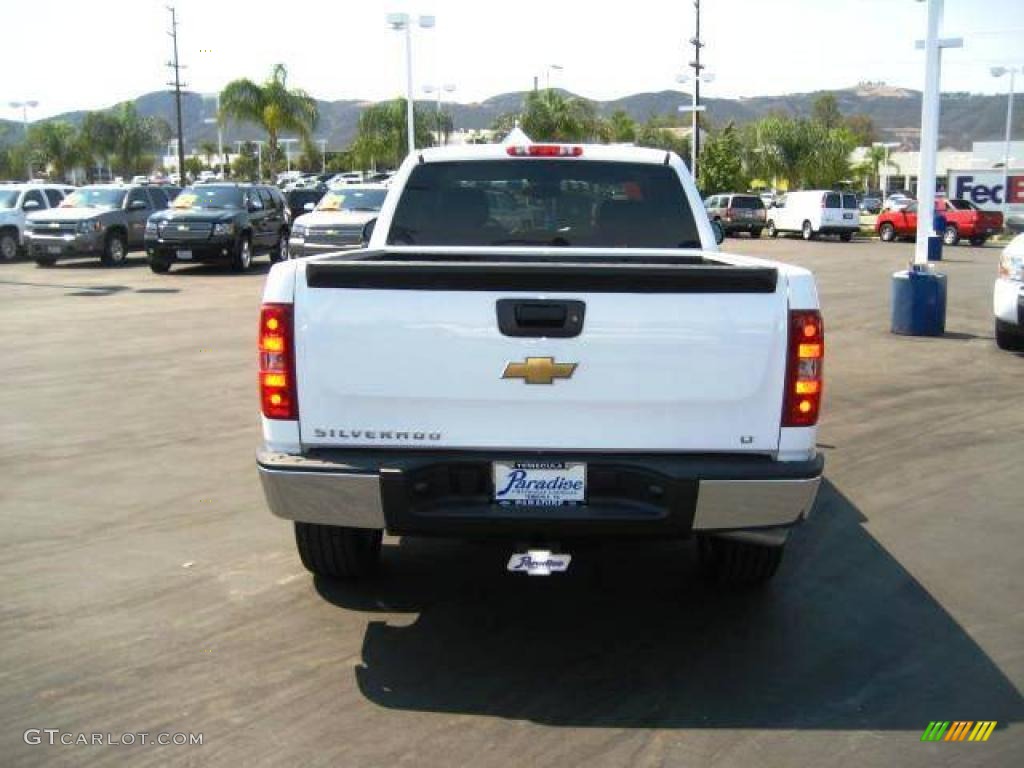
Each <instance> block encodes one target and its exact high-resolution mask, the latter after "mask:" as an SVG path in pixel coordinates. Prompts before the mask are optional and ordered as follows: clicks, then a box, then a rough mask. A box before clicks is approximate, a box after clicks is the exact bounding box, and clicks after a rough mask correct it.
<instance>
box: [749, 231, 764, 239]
mask: <svg viewBox="0 0 1024 768" xmlns="http://www.w3.org/2000/svg"><path fill="white" fill-rule="evenodd" d="M750 236H751V237H752V238H754V239H755V240H757V239H758V238H759V237H761V230H760V229H752V230H750Z"/></svg>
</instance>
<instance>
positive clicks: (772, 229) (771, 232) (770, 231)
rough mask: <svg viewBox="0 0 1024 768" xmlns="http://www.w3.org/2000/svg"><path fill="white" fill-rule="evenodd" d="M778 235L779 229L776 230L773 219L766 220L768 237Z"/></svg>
mask: <svg viewBox="0 0 1024 768" xmlns="http://www.w3.org/2000/svg"><path fill="white" fill-rule="evenodd" d="M778 236H779V230H777V229H776V228H775V222H774V221H769V222H768V237H778Z"/></svg>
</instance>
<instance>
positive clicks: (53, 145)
mask: <svg viewBox="0 0 1024 768" xmlns="http://www.w3.org/2000/svg"><path fill="white" fill-rule="evenodd" d="M28 143H29V147H30V148H31V149H32V151H33V152H34V153H35V155H36V156H37V157H38V158H39V159H40V161H41V162H42V163H43V165H45V166H48V167H50V168H52V169H53V175H54V176H55V177H56V179H57V180H58V181H65V180H66V179H67V174H68V172H69V171H70V170H71V169H72V168H74V167H75V165H76V164H77V163H78V161H79V158H80V154H79V150H80V144H79V141H78V131H77V130H75V127H74V126H72V125H71V124H69V123H66V122H64V121H63V120H52V121H49V122H45V123H38V124H36V125H33V126H32V128H31V129H29V132H28Z"/></svg>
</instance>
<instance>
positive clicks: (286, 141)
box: [278, 139, 298, 173]
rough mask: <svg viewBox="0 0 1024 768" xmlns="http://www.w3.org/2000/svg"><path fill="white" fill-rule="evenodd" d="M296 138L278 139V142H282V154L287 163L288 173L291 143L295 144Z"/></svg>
mask: <svg viewBox="0 0 1024 768" xmlns="http://www.w3.org/2000/svg"><path fill="white" fill-rule="evenodd" d="M297 141H298V139H278V143H280V144H284V156H285V160H286V161H287V163H288V173H291V172H292V151H291V145H292V144H295V143H296V142H297Z"/></svg>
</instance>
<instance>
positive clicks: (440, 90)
mask: <svg viewBox="0 0 1024 768" xmlns="http://www.w3.org/2000/svg"><path fill="white" fill-rule="evenodd" d="M423 92H424V93H427V94H430V93H437V144H438V146H440V145H441V135H442V130H441V95H442V94H444V93H454V92H455V86H454V85H453V84H452V83H445V84H444V85H440V86H438V85H424V86H423Z"/></svg>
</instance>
